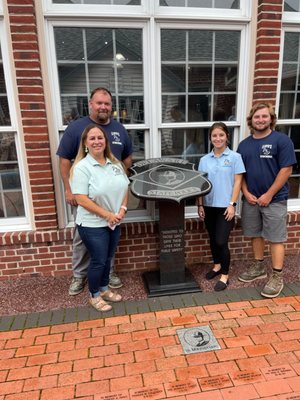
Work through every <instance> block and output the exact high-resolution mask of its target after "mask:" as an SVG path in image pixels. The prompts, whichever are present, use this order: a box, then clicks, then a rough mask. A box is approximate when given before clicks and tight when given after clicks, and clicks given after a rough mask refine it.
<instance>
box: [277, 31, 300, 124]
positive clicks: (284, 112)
mask: <svg viewBox="0 0 300 400" xmlns="http://www.w3.org/2000/svg"><path fill="white" fill-rule="evenodd" d="M299 114H300V34H299V33H296V32H286V33H285V37H284V51H283V66H282V76H281V89H280V103H279V112H278V116H279V118H300V115H299Z"/></svg>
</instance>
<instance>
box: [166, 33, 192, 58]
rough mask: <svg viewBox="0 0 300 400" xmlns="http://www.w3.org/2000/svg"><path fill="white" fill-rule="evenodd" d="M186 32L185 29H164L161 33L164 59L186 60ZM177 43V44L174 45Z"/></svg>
mask: <svg viewBox="0 0 300 400" xmlns="http://www.w3.org/2000/svg"><path fill="white" fill-rule="evenodd" d="M185 42H186V32H185V31H183V30H175V29H168V30H163V31H162V35H161V55H162V61H183V60H185V52H182V51H183V50H184V49H185ZM174 43H176V46H174Z"/></svg>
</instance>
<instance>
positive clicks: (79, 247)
mask: <svg viewBox="0 0 300 400" xmlns="http://www.w3.org/2000/svg"><path fill="white" fill-rule="evenodd" d="M89 110H90V114H89V116H86V117H83V118H80V119H78V120H75V121H74V122H72V123H71V124H70V125H69V126H68V127H67V129H66V130H65V132H64V135H63V137H62V139H61V141H60V144H59V147H58V150H57V152H56V154H57V155H58V156H59V167H60V173H61V177H62V180H63V184H64V189H65V199H66V202H67V203H68V204H70V205H71V206H72V207H73V210H74V214H75V215H74V220H75V216H76V210H77V203H76V200H75V196H74V195H73V194H72V190H71V186H70V182H69V177H70V169H71V166H72V162H73V160H74V159H75V157H76V155H77V151H78V147H79V143H80V138H81V134H82V132H83V130H84V128H85V127H86V126H88V125H90V124H95V125H97V126H100V127H101V129H103V130H104V131H105V133H106V134H107V137H108V140H109V142H110V147H111V150H112V152H113V154H114V156H115V157H116V158H118V159H119V160H120V161H122V162H123V164H124V166H125V167H126V168H127V169H128V168H130V167H131V164H132V143H131V139H130V136H129V134H128V132H127V131H126V129H125V128H124V126H123V125H122V124H120V123H119V122H117V121H116V120H114V119H112V118H111V114H112V95H111V93H110V91H109V90H108V89H106V88H102V87H99V88H96V89H94V90H93V91H92V93H91V96H90V100H89ZM88 264H89V254H88V251H87V249H86V247H85V246H84V244H83V243H82V241H81V239H80V236H79V234H78V231H77V229H76V228H75V229H74V237H73V258H72V270H73V278H72V281H71V284H70V288H69V294H70V295H71V296H72V295H77V294H79V293H81V292H82V291H83V289H84V285H85V282H86V276H87V268H88ZM109 286H110V287H111V288H114V289H117V288H120V287H121V286H122V283H121V280H120V278H119V277H118V276H117V275H116V274H115V272H114V270H113V266H112V268H111V273H110V280H109Z"/></svg>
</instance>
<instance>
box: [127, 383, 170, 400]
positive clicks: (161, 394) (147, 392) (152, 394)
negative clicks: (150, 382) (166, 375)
mask: <svg viewBox="0 0 300 400" xmlns="http://www.w3.org/2000/svg"><path fill="white" fill-rule="evenodd" d="M165 397H166V394H165V391H164V389H163V386H162V385H161V386H156V387H154V386H153V387H146V388H142V389H132V390H130V399H131V400H144V399H147V400H160V399H165Z"/></svg>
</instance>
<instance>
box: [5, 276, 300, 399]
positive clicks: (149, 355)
mask: <svg viewBox="0 0 300 400" xmlns="http://www.w3.org/2000/svg"><path fill="white" fill-rule="evenodd" d="M99 316H100V318H99ZM195 326H209V327H210V328H211V330H212V332H213V334H214V336H215V338H216V340H217V342H218V344H219V345H220V347H221V349H220V350H214V351H207V352H201V353H195V354H185V353H184V350H183V348H182V346H181V344H180V341H179V338H178V336H177V329H182V328H189V327H195ZM0 329H1V331H2V332H0V400H63V399H81V400H143V399H147V400H156V399H168V400H173V399H176V400H235V399H237V400H250V399H264V400H275V399H280V400H288V399H289V400H299V399H300V284H299V283H294V284H289V285H286V286H285V288H284V291H283V293H282V295H281V296H280V297H278V298H276V299H273V300H268V299H262V298H261V297H260V295H259V290H258V289H255V288H251V289H250V288H248V289H239V290H227V291H226V292H224V293H221V294H218V295H217V294H214V293H197V294H193V295H191V294H190V295H178V296H171V297H161V298H156V299H149V300H147V301H141V302H127V303H126V302H125V303H122V304H119V305H118V307H115V309H114V312H113V313H112V314H111V315H107V316H105V317H104V315H103V314H94V313H93V311H92V310H91V308H82V309H77V310H75V309H70V310H61V311H55V312H48V313H41V314H38V313H37V314H30V315H19V316H9V317H2V318H0Z"/></svg>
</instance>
